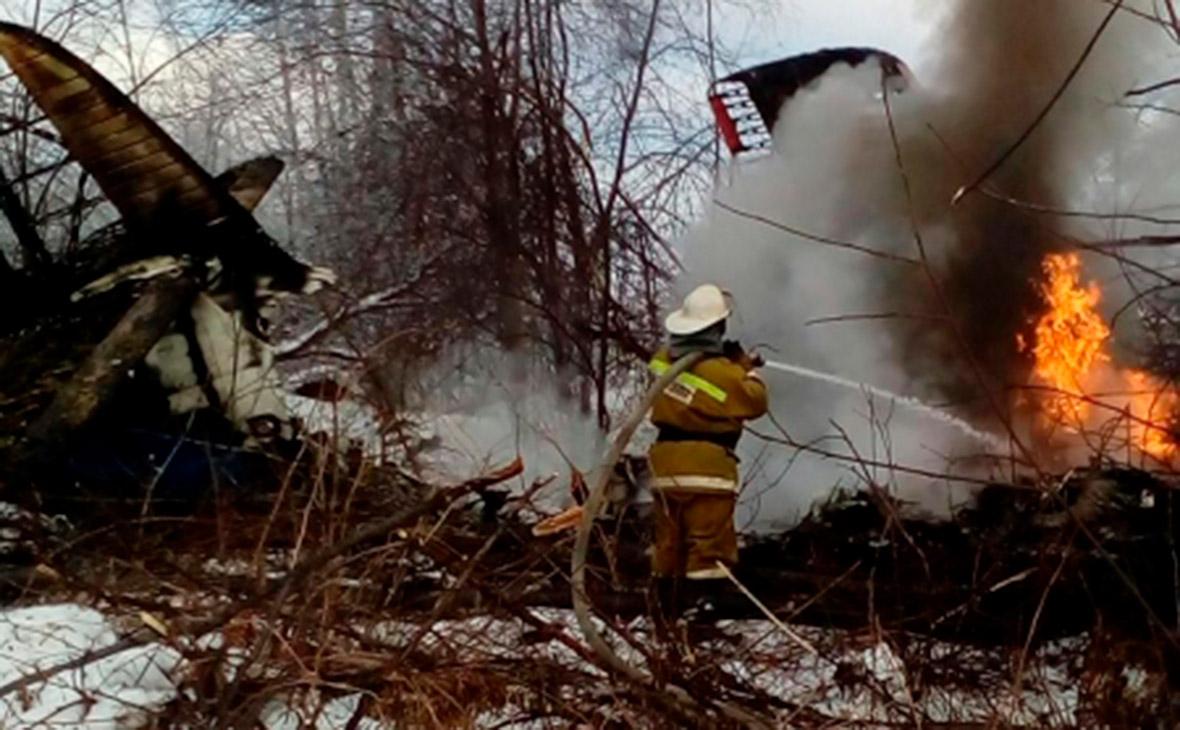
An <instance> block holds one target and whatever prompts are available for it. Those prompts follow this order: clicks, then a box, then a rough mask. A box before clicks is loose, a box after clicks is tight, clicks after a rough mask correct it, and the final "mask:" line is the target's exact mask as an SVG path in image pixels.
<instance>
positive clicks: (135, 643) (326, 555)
mask: <svg viewBox="0 0 1180 730" xmlns="http://www.w3.org/2000/svg"><path fill="white" fill-rule="evenodd" d="M522 471H524V464H523V462H521V460H520V458H519V457H518V458H517V459H515V460H514V461H512V462H511V463H509V464H508V465H506V466H504V467H501V468H500V469H497V470H495V471H493V472H490V473H488V474H485V475H482V476H480V477H477V478H475V479H471V480H469V481H466V482H463V483H462V484H459V485H456V486H452V487H448V488H443V489H438V490H436V491H435V493H434V494H433V495H431V496H430V497H429V498H427V499H425V500H423V501H422V502H421V503H419V504H417V505H415V506H413V507H408V508H406V509H404V510H402V511H400V512H398V513H396V514H394V515H392V516H390V517H388V518H386V519H384V520H380V521H378V522H375V523H373V524H372V525H369V526H367V527H364V528H361V529H359V530H357V531H356V532H354V533H352V534H351V535H349V536H348V537H347V538H345V539H344V540H341V541H340V542H338V543H335V544H333V545H330V546H328V547H326V548H323V549H322V550H320V551H318V552H316V553H314V554H312V555H311V556H310V557H308V558H307V559H306V560H303V561H301V562H300V563H299V564H297V565H296V566H295V568H294V569H293V570H292V571H291V572H290V573H289V574H288V575H287V577H286V579H285V580H283V581H282V582H281V583H277V584H274V585H273V586H271V587H270V588H268V589H267V590H264V591H262V592H260V593H258V594H257V595H255V596H253V597H252V598H249V599H246V600H245V601H239V602H237V603H234V604H232V605H230V606H226V607H225V608H223V609H222V610H220V611H218V612H217V613H215V614H214V615H213V616H211V617H210V618H208V619H205V620H204V621H198V622H196V623H194V624H190V625H189V626H187V627H186V630H185V633H186V634H188V635H190V636H202V635H204V634H207V633H209V632H210V631H215V630H217V629H219V628H221V627H222V626H224V625H225V624H226V623H228V622H229V621H230V620H231V619H233V618H234V617H235V616H238V615H240V614H241V613H242V612H243V611H246V610H249V609H252V608H256V607H257V606H259V605H261V604H263V603H264V602H266V601H269V600H272V599H273V601H274V602H275V605H276V606H277V605H281V604H282V603H283V602H285V601H286V599H287V598H289V597H290V595H291V594H292V593H293V592H294V590H295V589H296V588H298V587H299V586H301V585H302V584H303V583H304V582H305V581H306V580H307V579H308V578H310V577H311V576H312V575H313V574H314V573H315V572H316V571H317V570H319V569H320V568H322V567H324V566H325V565H327V564H328V563H330V562H332V561H333V560H335V559H336V558H338V557H340V556H341V555H343V554H344V553H346V552H348V551H349V550H351V549H352V548H354V547H356V546H357V545H360V544H362V543H365V542H368V541H370V540H374V539H376V538H378V537H381V536H384V535H387V534H389V533H390V532H391V531H393V530H395V529H397V528H398V527H402V526H405V525H407V524H409V523H411V522H414V521H415V520H417V519H418V518H420V517H422V516H423V515H426V514H428V513H430V512H432V511H433V510H435V509H437V508H438V507H441V506H442V505H444V504H448V503H450V502H453V501H454V500H456V499H459V498H461V497H464V496H466V495H468V494H471V493H472V492H475V491H478V490H480V489H485V488H487V487H488V486H491V485H493V484H497V483H499V482H502V481H505V480H507V479H511V478H513V477H515V476H517V475H519V474H520V473H521V472H522ZM158 640H159V635H158V634H157V633H156V632H155V631H154V630H152V629H151V628H149V627H144V628H140V629H137V630H136V631H134V632H132V633H131V634H129V635H128V636H126V637H125V638H123V639H121V640H119V641H116V642H115V643H113V644H111V645H109V646H106V647H103V648H102V649H96V650H94V651H88V652H86V653H84V654H82V655H80V656H78V657H75V658H73V659H71V660H69V661H65V662H61V663H60V664H55V665H53V666H50V667H46V668H44V669H41V670H39V671H36V672H33V673H30V674H26V675H24V676H21V677H19V678H17V679H14V680H12V681H11V682H7V683H5V684H3V685H0V697H4V696H5V695H8V694H11V693H13V692H23V691H25V690H26V689H28V687H29V686H30V685H32V684H35V683H37V682H43V681H45V680H47V679H50V678H51V677H54V676H56V675H58V674H61V673H62V672H68V671H70V670H73V669H79V668H81V667H84V666H87V665H88V664H91V663H93V662H97V661H100V660H102V659H106V658H107V657H110V656H114V655H116V654H120V653H122V652H124V651H127V650H129V649H134V648H136V647H139V646H143V645H145V644H148V643H151V642H153V641H158Z"/></svg>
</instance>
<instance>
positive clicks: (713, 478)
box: [648, 284, 767, 585]
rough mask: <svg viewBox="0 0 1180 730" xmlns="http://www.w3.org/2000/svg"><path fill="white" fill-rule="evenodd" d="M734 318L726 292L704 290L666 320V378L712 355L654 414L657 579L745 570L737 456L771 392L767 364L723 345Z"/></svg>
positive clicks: (659, 359)
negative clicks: (762, 369) (764, 375)
mask: <svg viewBox="0 0 1180 730" xmlns="http://www.w3.org/2000/svg"><path fill="white" fill-rule="evenodd" d="M730 311H731V307H730V301H729V297H728V296H727V294H726V293H725V292H723V291H722V290H721V289H720V288H719V287H717V286H715V285H713V284H704V285H702V286H699V287H697V288H696V289H694V290H693V291H692V292H691V293H690V294H689V295H688V296H687V297H685V299H684V303H683V305H682V306H681V307H680V309H677V310H676V311H674V312H672V313H671V314H670V315H669V316H668V317H667V319H666V320H665V328H666V329H667V331H668V335H669V341H668V345H667V346H666V347H665V348H664V349H662V350H661V351H660V352H659V353H657V354H656V356H655V358H653V360H652V362H651V370H652V371H653V372H654V373H656V374H657V375H658V374H659V373H661V372H663V371H664V370H666V369H667V368H668V367H670V365H671V363H673V362H675V361H676V360H678V359H679V358H681V357H683V356H684V355H687V354H690V353H694V352H703V353H704V358H703V359H702V360H700V361H699V362H697V363H696V365H694V366H693V367H692V368H691V369H690V370H689V371H686V372H684V373H682V374H681V375H680V376H679V377H677V378H676V379H675V380H674V381H673V382H672V383H671V384H670V385H669V386H668V387H667V388H666V389H665V390H664V392H663V393H661V394H660V395H659V396H657V397H656V400H655V402H654V404H653V405H652V412H651V421H652V424H653V425H655V426H656V428H657V429H658V430H659V435H658V436H657V438H656V442H655V444H653V445H652V447H651V450H650V452H649V454H648V456H649V459H650V461H651V470H652V477H653V478H652V483H651V484H652V492H653V494H654V497H655V504H654V509H653V514H654V522H655V525H654V526H655V541H654V546H653V549H652V574H653V575H654V576H656V577H657V578H670V579H678V578H686V579H688V580H689V581H693V582H695V581H704V580H711V579H718V578H724V577H725V573H724V571H723V570H722V569H721V568H720V567H719V566H718V563H722V564H724V565H725V566H727V567H729V566H733V565H735V564H736V563H737V557H738V546H737V533H736V531H735V528H734V506H735V504H736V502H737V494H738V488H739V486H740V484H741V482H740V480H739V478H738V458H737V456H736V454H735V453H734V451H735V449H736V447H737V443H738V439H739V438H740V437H741V434H742V428H743V425H744V424H745V422H746V421H749V420H752V419H755V418H759V417H760V416H762V415H763V414H765V413H766V408H767V406H766V386H765V385H764V384H763V382H762V380H761V379H760V378H759V376H758V373H757V371H756V370H755V368H757V367H758V366H759V365H761V360H760V358H758V356H756V355H752V354H750V353H747V352H745V351H744V350H743V349H742V347H741V346H740V345H738V344H737V343H736V342H733V341H728V342H727V341H726V340H725V339H724V337H725V325H726V320H727V319H728V317H729V314H730ZM698 585H708V584H698Z"/></svg>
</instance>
